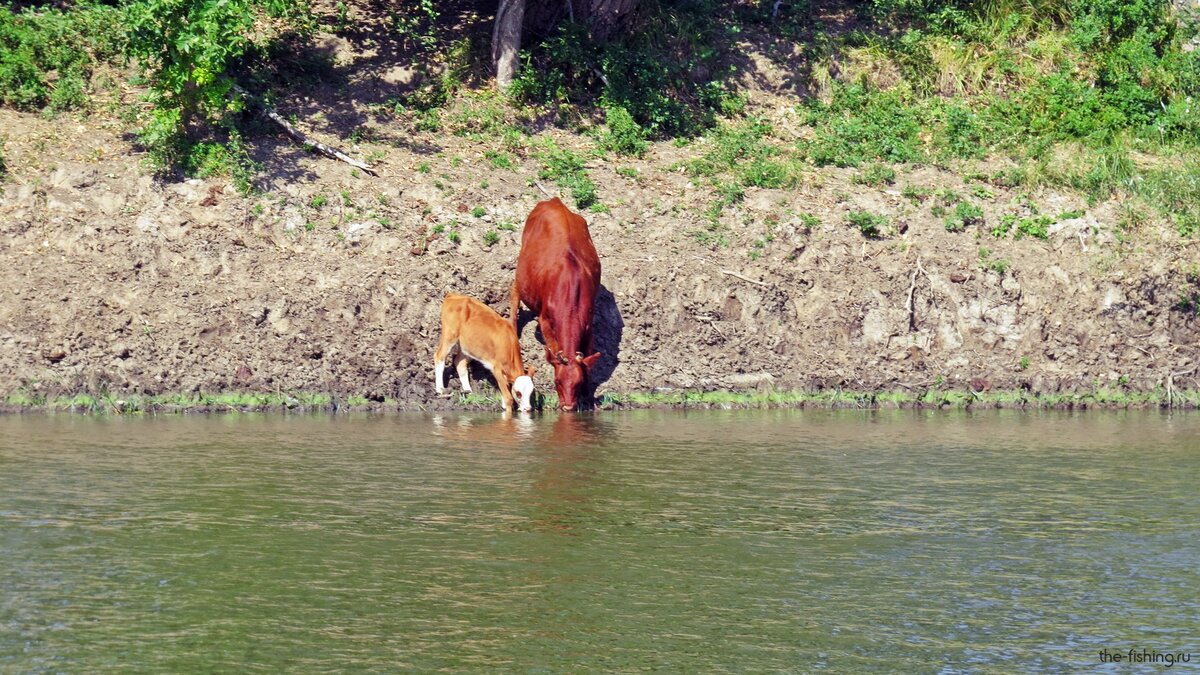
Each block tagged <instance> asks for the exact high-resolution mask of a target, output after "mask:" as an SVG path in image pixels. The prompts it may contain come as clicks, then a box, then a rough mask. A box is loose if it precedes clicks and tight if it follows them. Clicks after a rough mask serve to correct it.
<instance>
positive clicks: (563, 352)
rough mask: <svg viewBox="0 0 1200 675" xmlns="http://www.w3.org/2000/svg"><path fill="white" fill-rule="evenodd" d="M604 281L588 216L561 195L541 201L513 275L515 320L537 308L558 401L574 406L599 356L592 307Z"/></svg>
mask: <svg viewBox="0 0 1200 675" xmlns="http://www.w3.org/2000/svg"><path fill="white" fill-rule="evenodd" d="M599 287H600V257H599V256H598V255H596V247H595V246H594V245H593V244H592V237H591V234H590V233H589V232H588V225H587V221H586V220H584V219H583V217H582V216H580V215H579V214H577V213H573V212H572V211H571V210H570V209H568V208H567V207H566V206H565V205H564V204H563V203H562V201H561V200H559V199H557V198H556V199H550V200H547V201H544V202H539V203H538V205H537V206H535V207H533V211H531V212H530V213H529V218H527V219H526V220H525V230H524V231H523V232H522V233H521V253H520V255H519V256H518V257H517V278H516V280H515V281H513V290H512V322H513V329H514V331H515V330H516V328H517V311H518V310H519V309H520V307H521V303H522V302H524V303H525V306H526V307H528V308H529V309H531V310H533V312H534V313H535V314H537V318H538V327H539V328H541V329H542V339H543V341H544V343H545V346H546V360H547V361H549V362H550V365H552V366H553V367H554V388H555V389H556V390H557V391H558V402H559V406H560V407H561V408H562V409H563V410H565V411H570V410H574V409H575V408H576V406H577V405H579V402H580V400H582V399H583V398H584V397H585V396H586V395H587V386H588V371H590V370H591V369H592V367H593V366H594V365H595V364H596V361H597V360H599V358H600V353H599V352H597V351H595V349H594V347H593V344H592V312H593V309H594V306H595V301H596V291H597V290H598V289H599Z"/></svg>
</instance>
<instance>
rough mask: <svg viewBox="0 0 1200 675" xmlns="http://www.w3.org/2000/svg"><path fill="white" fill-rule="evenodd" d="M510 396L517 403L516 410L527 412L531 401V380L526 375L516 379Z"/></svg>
mask: <svg viewBox="0 0 1200 675" xmlns="http://www.w3.org/2000/svg"><path fill="white" fill-rule="evenodd" d="M512 395H513V398H514V399H516V401H517V410H520V411H521V412H529V410H530V408H531V407H532V399H533V378H531V377H529V376H528V375H522V376H520V377H518V378H517V379H516V380H515V381H514V382H513V384H512Z"/></svg>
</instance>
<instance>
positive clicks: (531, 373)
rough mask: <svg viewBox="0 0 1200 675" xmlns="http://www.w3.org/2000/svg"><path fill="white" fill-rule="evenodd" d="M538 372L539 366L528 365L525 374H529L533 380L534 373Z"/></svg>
mask: <svg viewBox="0 0 1200 675" xmlns="http://www.w3.org/2000/svg"><path fill="white" fill-rule="evenodd" d="M536 372H537V368H534V367H533V366H526V367H525V374H526V375H528V376H529V379H531V380H532V379H533V375H534V373H536Z"/></svg>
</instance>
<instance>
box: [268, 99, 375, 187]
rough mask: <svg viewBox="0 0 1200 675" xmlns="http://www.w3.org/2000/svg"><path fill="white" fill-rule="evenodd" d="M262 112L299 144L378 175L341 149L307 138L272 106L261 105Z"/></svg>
mask: <svg viewBox="0 0 1200 675" xmlns="http://www.w3.org/2000/svg"><path fill="white" fill-rule="evenodd" d="M263 112H264V113H266V115H267V117H269V118H270V119H271V121H273V122H275V123H276V124H278V125H279V126H281V127H283V130H284V131H286V132H287V135H288V136H291V137H292V138H294V139H296V141H297V142H299V143H300V144H301V145H307V146H311V147H313V148H316V149H317V151H318V152H320V153H321V154H322V155H325V156H326V157H331V158H333V159H339V160H341V161H343V162H345V163H347V164H349V165H350V166H353V167H356V168H359V169H362V170H363V171H365V172H367V173H369V174H371V175H372V176H378V175H379V174H377V173H375V170H374V169H372V168H371V167H369V166H367V165H366V164H364V163H363V162H360V161H358V160H357V159H354V158H353V157H351V156H350V155H347V154H346V153H344V152H342V151H341V150H338V149H337V148H334V147H330V146H328V145H325V144H324V143H322V142H320V141H315V140H313V139H312V138H309V137H308V136H307V135H305V134H304V132H302V131H300V130H299V129H297V128H296V127H294V126H292V125H291V124H290V123H288V121H287V120H285V119H283V117H282V116H280V114H279V113H277V112H275V110H273V109H272V108H269V107H267V106H263Z"/></svg>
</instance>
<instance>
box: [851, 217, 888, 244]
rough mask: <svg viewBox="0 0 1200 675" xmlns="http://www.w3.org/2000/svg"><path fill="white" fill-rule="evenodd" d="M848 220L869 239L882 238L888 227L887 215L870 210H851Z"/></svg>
mask: <svg viewBox="0 0 1200 675" xmlns="http://www.w3.org/2000/svg"><path fill="white" fill-rule="evenodd" d="M846 220H847V221H848V222H849V223H850V225H852V226H853V227H857V228H858V230H859V232H862V235H863V236H864V237H867V238H868V239H880V238H882V237H883V236H884V235H885V233H886V231H887V228H888V219H887V218H886V217H884V216H880V215H877V214H874V213H871V212H870V211H851V212H850V214H849V215H848V216H847V217H846Z"/></svg>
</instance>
